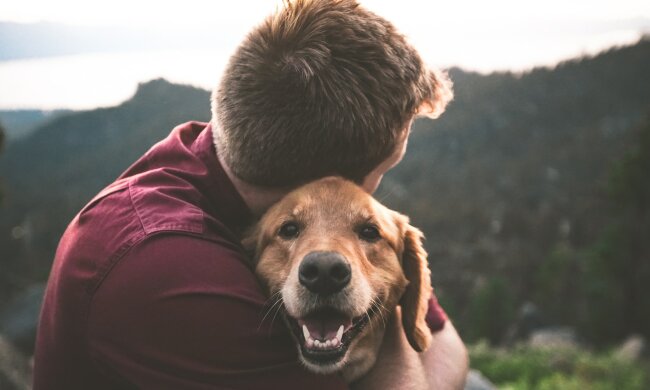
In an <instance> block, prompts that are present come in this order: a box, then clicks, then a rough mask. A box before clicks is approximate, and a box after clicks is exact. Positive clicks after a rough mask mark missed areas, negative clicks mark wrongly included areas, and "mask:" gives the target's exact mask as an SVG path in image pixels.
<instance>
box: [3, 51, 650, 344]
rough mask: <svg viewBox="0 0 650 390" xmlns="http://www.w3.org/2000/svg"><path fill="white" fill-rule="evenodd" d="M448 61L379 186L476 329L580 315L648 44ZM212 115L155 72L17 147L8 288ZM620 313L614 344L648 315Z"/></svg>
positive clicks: (635, 118)
mask: <svg viewBox="0 0 650 390" xmlns="http://www.w3.org/2000/svg"><path fill="white" fill-rule="evenodd" d="M450 73H451V77H452V79H453V80H454V83H455V91H456V98H455V101H454V102H453V103H452V104H451V105H450V106H449V108H448V110H447V112H446V113H445V114H444V115H443V116H442V117H441V118H440V119H438V120H436V121H433V122H431V121H429V120H419V121H417V122H416V123H415V125H414V129H413V131H412V136H411V138H410V142H409V150H408V153H407V155H406V157H405V159H404V161H403V162H402V163H401V164H400V165H399V166H398V167H396V168H395V169H394V170H393V171H391V172H390V173H389V174H388V175H387V176H386V178H385V180H384V184H383V185H382V187H381V188H380V190H379V191H378V193H377V198H378V199H380V200H381V201H383V202H385V203H386V204H388V205H389V206H391V207H393V208H396V209H398V210H400V211H402V212H405V213H407V214H409V215H411V216H412V221H413V223H414V224H415V225H416V226H419V227H420V228H422V229H423V231H424V232H425V235H426V236H427V242H426V246H427V249H428V251H429V253H430V262H431V267H432V272H433V281H434V285H435V287H436V289H437V290H436V291H437V294H438V296H439V297H440V299H441V301H442V302H443V305H444V307H445V308H446V309H447V310H448V312H449V314H450V315H451V317H452V318H454V319H455V322H456V324H457V326H458V327H459V328H460V329H461V331H463V335H464V336H466V337H467V338H469V339H472V338H478V337H488V338H490V339H491V340H492V341H495V342H497V341H499V340H500V339H501V338H502V337H503V335H504V333H505V330H506V328H507V326H508V323H509V321H511V320H513V319H514V316H515V312H516V310H517V307H519V305H521V304H523V303H524V302H528V301H532V302H535V303H536V304H537V305H539V306H540V308H541V310H542V311H544V312H545V313H547V316H548V320H549V321H551V322H553V323H556V324H565V325H573V326H581V324H582V322H581V321H583V320H584V319H585V318H591V317H584V316H583V317H580V316H581V315H582V314H581V313H582V312H583V310H582V309H583V308H584V306H585V305H592V303H589V302H592V301H589V300H585V298H584V297H585V294H586V293H584V292H583V290H580V289H578V288H577V287H576V286H578V285H579V284H580V283H578V282H579V281H580V280H583V279H584V280H587V279H586V278H588V277H589V275H591V274H590V272H591V271H590V270H591V269H592V268H593V267H592V265H593V264H595V263H593V261H592V260H590V259H591V257H589V256H592V255H591V254H590V253H592V252H593V251H591V249H592V248H594V247H595V246H596V245H597V244H598V243H600V242H601V238H602V237H603V236H602V235H603V234H604V230H606V228H607V227H608V226H609V225H611V224H612V223H613V221H615V220H616V215H615V214H614V213H615V210H614V209H613V208H612V207H610V206H611V205H612V203H611V200H610V199H609V197H608V185H609V184H608V183H609V182H610V178H611V172H612V170H613V169H614V168H615V167H616V166H617V165H616V164H617V163H618V162H619V161H621V160H622V159H623V158H624V157H625V156H626V155H627V154H628V153H629V152H630V151H631V150H633V149H634V148H635V147H636V146H637V145H638V137H639V133H640V131H639V129H640V128H642V124H643V123H645V121H646V118H647V115H648V113H649V112H650V40H648V39H643V40H641V41H639V42H638V43H637V44H635V45H633V46H629V47H622V48H615V49H612V50H609V51H607V52H604V53H601V54H600V55H597V56H595V57H590V58H579V59H576V60H572V61H568V62H565V63H562V64H559V65H558V66H557V67H555V68H552V69H550V68H539V69H534V70H531V71H529V72H525V73H521V74H513V73H494V74H490V75H481V74H477V73H471V72H465V71H463V70H460V69H452V70H451V72H450ZM208 118H209V93H208V91H204V90H200V89H196V88H192V87H188V86H182V85H173V84H170V83H168V82H166V81H164V80H154V81H151V82H148V83H144V84H141V85H140V87H139V88H138V91H137V92H136V94H135V96H133V98H131V99H130V100H128V101H126V102H124V103H123V104H121V105H119V106H117V107H112V108H103V109H97V110H92V111H86V112H78V113H70V114H66V115H62V116H60V117H58V118H55V119H54V120H52V121H49V122H47V123H46V124H44V125H42V126H41V127H39V128H38V129H37V130H36V131H34V132H33V133H32V134H31V135H29V136H27V137H25V138H22V139H20V140H17V141H15V142H13V143H10V144H9V145H8V147H7V148H6V150H5V155H4V156H3V157H2V158H1V159H0V172H1V173H0V176H1V177H3V179H4V184H5V188H6V189H5V199H4V204H3V205H2V212H1V213H0V298H1V297H2V296H5V297H7V296H10V295H12V294H15V293H16V292H17V291H20V290H21V289H24V288H25V286H26V285H28V284H30V283H32V282H42V281H44V280H45V279H46V277H47V272H48V270H49V266H50V263H51V260H52V257H53V253H54V249H55V247H56V244H57V241H58V239H59V237H60V235H61V233H62V231H63V229H64V228H65V226H66V224H67V223H68V222H69V220H70V219H71V218H72V217H73V216H74V214H75V213H76V212H77V211H78V210H79V209H80V208H81V207H82V206H83V204H84V203H85V202H87V201H88V200H89V199H90V198H91V197H92V196H93V195H94V194H95V193H96V192H97V191H99V190H100V189H101V188H102V187H103V186H105V185H107V184H108V183H110V182H111V181H112V180H113V179H114V178H115V177H117V176H118V175H119V174H120V173H121V172H122V171H123V170H124V169H125V168H126V167H128V166H129V164H131V163H132V162H133V161H135V160H136V159H137V158H138V157H139V156H140V155H141V154H142V153H143V152H144V151H145V150H147V148H149V147H150V146H151V145H152V144H154V143H155V142H156V141H158V140H160V139H162V138H163V137H165V136H166V135H167V134H168V133H169V131H170V130H171V128H172V127H174V126H175V125H177V124H179V123H182V122H185V121H188V120H204V121H205V120H208ZM621 256H622V255H621ZM592 257H593V256H592ZM566 259H569V260H566ZM585 259H586V260H585ZM565 260H566V261H565ZM590 267H592V268H590ZM598 280H600V279H598ZM589 281H590V283H591V282H594V283H595V282H596V281H597V280H595V279H594V280H591V279H589ZM647 282H650V280H648V281H647ZM594 283H592V284H593V285H596V284H594ZM630 283H632V282H630ZM634 283H637V282H634ZM580 285H582V284H580ZM585 286H586V284H585ZM590 286H591V284H590ZM616 286H618V284H617V285H616ZM585 288H586V287H585ZM612 291H614V290H612ZM548 297H555V300H554V301H553V300H550V298H548ZM557 297H560V298H557ZM558 301H559V302H558ZM0 302H2V299H0ZM585 302H587V303H585ZM558 303H560V304H558ZM589 307H593V305H592V306H589ZM585 310H586V309H585ZM586 312H588V310H587V311H586ZM620 323H621V324H623V325H622V327H620V328H616V329H617V330H616V332H610V333H607V334H606V335H604V336H602V337H603V341H610V340H611V339H612V338H615V337H620V336H621V333H624V332H631V331H636V330H637V327H638V326H639V324H640V322H635V323H633V324H627V325H626V323H624V322H623V321H620ZM648 329H650V327H648ZM642 333H647V331H644V332H642ZM603 334H604V333H603ZM607 338H609V339H607Z"/></svg>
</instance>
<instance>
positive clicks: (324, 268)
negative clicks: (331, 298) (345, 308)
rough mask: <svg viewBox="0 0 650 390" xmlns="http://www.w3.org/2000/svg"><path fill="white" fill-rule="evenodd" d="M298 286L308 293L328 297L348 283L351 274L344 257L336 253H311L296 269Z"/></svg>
mask: <svg viewBox="0 0 650 390" xmlns="http://www.w3.org/2000/svg"><path fill="white" fill-rule="evenodd" d="M298 273H299V278H300V284H302V285H303V286H305V287H306V288H307V289H308V290H309V291H311V292H313V293H316V294H321V295H329V294H334V293H337V292H339V291H341V290H342V289H343V288H344V287H345V286H347V285H348V283H350V278H351V276H352V272H351V269H350V264H348V262H347V261H346V260H345V257H343V256H342V255H340V254H338V253H336V252H312V253H310V254H308V255H307V256H305V258H304V259H303V260H302V263H301V264H300V268H299V269H298Z"/></svg>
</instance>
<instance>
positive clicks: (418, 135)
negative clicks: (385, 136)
mask: <svg viewBox="0 0 650 390" xmlns="http://www.w3.org/2000/svg"><path fill="white" fill-rule="evenodd" d="M451 78H452V80H454V82H455V93H456V98H455V101H454V102H453V103H452V104H451V105H450V107H449V108H448V110H447V112H445V114H444V115H443V116H442V117H441V118H440V119H438V120H436V121H434V122H430V121H421V122H418V123H416V125H415V127H414V129H413V135H412V137H411V140H410V143H409V151H408V152H407V156H406V158H405V159H404V161H403V162H402V163H401V164H400V165H398V166H397V167H396V168H395V169H394V170H393V171H392V172H390V173H389V175H388V176H387V180H386V182H385V184H386V185H385V187H384V189H383V190H384V191H385V193H386V194H387V196H386V199H385V201H386V203H387V204H389V205H391V206H393V207H395V208H398V209H400V210H404V211H405V212H406V213H407V214H409V215H412V216H413V217H412V219H413V221H414V223H415V224H416V225H418V226H420V227H422V228H423V230H424V232H425V233H426V236H427V246H428V249H429V252H430V261H431V262H432V267H433V280H434V284H435V285H436V286H437V287H438V290H439V294H440V295H441V298H442V300H443V301H445V302H446V304H447V305H446V307H447V308H448V309H449V310H450V311H452V314H453V315H455V316H456V317H457V318H459V319H460V322H461V324H469V323H478V322H479V321H478V319H477V318H474V317H473V315H475V313H476V312H477V311H476V310H473V309H472V307H474V306H476V305H479V304H478V303H477V302H479V301H477V299H479V297H480V296H481V295H482V294H487V295H490V294H496V293H497V292H498V294H500V296H501V299H500V300H499V301H498V302H497V303H495V306H497V307H494V310H495V312H493V313H486V316H491V317H492V320H494V321H496V320H497V319H496V317H498V313H497V312H498V311H503V313H502V315H503V317H504V319H503V320H502V322H501V323H500V324H495V323H493V324H490V325H489V326H488V325H487V324H486V327H491V328H493V329H496V330H494V331H493V332H494V334H493V335H492V339H493V341H496V340H498V339H500V338H502V337H503V333H504V329H503V328H504V327H506V326H507V322H508V321H506V319H513V318H514V316H515V311H516V309H517V306H518V305H519V304H522V303H523V302H526V301H534V302H535V303H537V304H542V306H543V309H544V311H545V312H546V313H547V314H548V315H549V317H550V318H549V321H552V322H555V323H560V324H563V325H576V326H577V325H578V324H577V322H578V319H577V318H576V316H577V314H576V311H577V310H578V307H577V306H578V305H579V302H577V300H579V299H580V297H579V295H580V294H579V293H578V292H577V290H576V289H577V285H578V282H579V279H580V278H581V277H582V276H583V275H582V274H581V269H580V267H582V268H585V267H588V264H582V263H578V264H575V267H576V269H573V270H572V271H573V273H570V272H569V271H567V275H562V276H561V277H565V278H569V279H570V280H568V281H567V282H566V283H565V285H563V286H561V287H562V288H563V290H562V291H563V292H564V294H563V295H562V294H557V295H555V297H556V298H558V299H561V300H563V301H562V304H560V305H558V304H557V303H558V302H557V301H555V302H550V301H547V298H545V297H540V296H541V295H543V294H542V291H544V289H549V288H550V287H548V285H549V284H552V283H555V284H558V285H559V283H560V281H559V280H549V279H553V277H557V279H560V278H561V277H560V275H554V276H553V277H551V276H547V275H542V273H543V272H542V271H543V270H544V269H545V267H546V265H547V264H548V263H549V261H550V260H552V259H553V256H555V255H556V254H557V253H558V252H562V251H577V250H578V249H581V248H588V247H589V246H590V245H592V244H593V243H595V242H596V241H597V240H598V239H599V237H600V236H601V234H603V230H604V229H606V228H607V227H608V223H609V220H610V217H611V216H610V215H609V214H608V213H607V212H606V211H607V210H606V209H607V207H608V206H607V205H608V204H609V203H608V199H607V187H608V182H609V180H610V176H611V171H612V168H613V166H614V165H615V163H616V162H617V161H618V160H620V159H621V158H623V156H624V155H625V154H626V153H627V152H628V151H629V150H631V149H632V148H633V147H634V146H635V145H636V143H637V138H638V137H637V134H638V132H639V130H638V129H639V128H640V127H641V124H642V123H643V122H644V120H645V119H646V118H647V116H648V114H650V40H648V39H645V40H642V41H640V42H639V43H638V44H637V45H634V46H631V47H624V48H618V49H612V50H609V51H607V52H604V53H601V54H600V55H598V56H596V57H593V58H581V59H577V60H573V61H569V62H565V63H561V64H559V65H558V66H557V67H555V68H553V69H546V68H542V69H535V70H532V71H530V72H526V73H524V74H512V73H498V74H492V75H489V76H482V75H479V74H474V73H466V72H463V71H461V70H458V69H454V70H452V71H451ZM575 257H578V254H576V255H575ZM647 261H649V262H650V259H647ZM583 263H584V262H583ZM548 272H550V271H548ZM557 272H559V271H557ZM499 286H501V287H499ZM557 288H558V289H559V288H560V286H558V287H557ZM558 295H559V296H558ZM508 305H510V306H511V307H509V308H507V310H506V309H505V307H507V306H508ZM479 306H485V305H484V304H480V305H479ZM488 311H489V310H488ZM647 329H650V324H648V327H647V328H646V330H641V329H638V330H637V331H639V332H643V333H648V331H647ZM623 331H624V330H621V332H623ZM627 331H631V329H629V328H628V329H627ZM469 333H472V332H469ZM478 333H480V334H481V336H483V337H484V336H485V333H486V330H485V329H483V330H481V331H480V332H478ZM610 336H612V337H615V336H617V337H622V335H620V334H617V335H613V334H612V335H610Z"/></svg>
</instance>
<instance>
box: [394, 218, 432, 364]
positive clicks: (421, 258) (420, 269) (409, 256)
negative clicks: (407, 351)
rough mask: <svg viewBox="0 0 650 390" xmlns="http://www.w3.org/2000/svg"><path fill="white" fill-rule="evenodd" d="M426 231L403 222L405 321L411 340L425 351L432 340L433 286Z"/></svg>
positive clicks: (414, 346) (403, 304) (420, 350)
mask: <svg viewBox="0 0 650 390" xmlns="http://www.w3.org/2000/svg"><path fill="white" fill-rule="evenodd" d="M422 238H423V234H422V232H421V231H420V230H418V229H416V228H414V227H413V226H411V225H409V224H408V223H405V224H404V238H403V240H404V251H403V253H402V267H403V269H404V275H405V276H406V279H407V280H408V282H409V283H408V285H407V286H406V290H405V291H404V294H403V295H402V298H401V300H400V305H401V306H402V324H403V326H404V332H405V333H406V338H407V339H408V341H409V344H411V346H412V347H413V349H415V350H416V351H418V352H422V351H424V350H426V349H427V348H428V347H429V344H431V338H432V336H431V330H429V326H428V325H427V322H426V315H427V310H428V309H429V305H428V302H429V298H430V297H431V294H432V292H433V289H432V288H431V271H429V266H428V263H427V252H426V251H425V250H424V247H423V246H422Z"/></svg>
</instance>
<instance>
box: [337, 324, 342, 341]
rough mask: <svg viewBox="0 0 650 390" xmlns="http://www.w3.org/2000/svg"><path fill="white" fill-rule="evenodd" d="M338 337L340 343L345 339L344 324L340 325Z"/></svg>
mask: <svg viewBox="0 0 650 390" xmlns="http://www.w3.org/2000/svg"><path fill="white" fill-rule="evenodd" d="M336 338H337V339H338V341H339V343H340V342H341V340H342V339H343V325H341V326H339V330H338V332H336Z"/></svg>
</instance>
